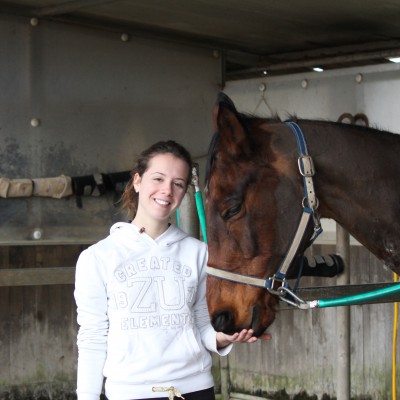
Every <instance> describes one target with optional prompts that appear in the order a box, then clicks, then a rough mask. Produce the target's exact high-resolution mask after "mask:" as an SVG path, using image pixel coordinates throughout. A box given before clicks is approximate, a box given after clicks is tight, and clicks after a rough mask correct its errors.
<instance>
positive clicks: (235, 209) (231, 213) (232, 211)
mask: <svg viewBox="0 0 400 400" xmlns="http://www.w3.org/2000/svg"><path fill="white" fill-rule="evenodd" d="M241 209H242V205H241V204H237V205H235V206H233V207H231V208H229V209H228V210H227V211H226V212H224V213H223V215H222V219H223V220H224V221H228V219H230V218H232V217H233V216H234V215H236V214H237V213H238V212H239V211H240V210H241Z"/></svg>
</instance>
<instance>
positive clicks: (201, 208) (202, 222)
mask: <svg viewBox="0 0 400 400" xmlns="http://www.w3.org/2000/svg"><path fill="white" fill-rule="evenodd" d="M195 198H196V207H197V214H198V215H199V220H200V227H201V232H202V233H203V240H204V243H207V231H206V214H205V212H204V205H203V197H202V195H201V192H200V190H199V191H196V193H195Z"/></svg>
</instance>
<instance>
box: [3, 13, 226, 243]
mask: <svg viewBox="0 0 400 400" xmlns="http://www.w3.org/2000/svg"><path fill="white" fill-rule="evenodd" d="M0 37H1V38H2V40H1V41H0V57H1V62H0V87H1V90H0V104H1V107H0V132H1V135H0V177H6V178H10V179H20V178H28V179H32V178H43V177H55V176H59V175H61V174H64V175H67V176H71V177H76V176H86V175H91V174H93V173H97V172H101V173H112V172H119V171H126V170H130V169H131V168H132V166H133V164H134V160H135V157H136V155H137V154H139V153H140V152H141V151H142V150H143V149H144V148H146V147H147V146H149V145H150V144H152V143H154V142H155V141H157V140H161V139H174V140H177V141H179V142H181V143H182V144H183V145H185V146H187V147H188V149H189V150H190V151H191V152H192V155H193V157H194V158H195V160H197V161H199V158H200V162H201V163H202V164H203V161H202V157H203V156H204V155H205V153H206V151H207V147H208V144H209V142H210V138H211V135H212V133H213V132H212V124H211V113H212V105H213V103H214V101H215V97H216V93H217V92H218V90H219V87H220V62H221V61H220V59H219V58H218V56H217V55H216V54H215V53H214V52H213V51H212V50H204V49H195V48H189V47H184V46H179V45H175V44H171V43H167V42H161V41H160V42H156V41H150V40H144V39H140V38H135V37H131V38H130V40H128V41H123V40H121V33H118V32H107V31H101V30H95V29H86V28H83V27H78V26H70V25H64V24H59V23H52V22H46V21H40V20H39V23H38V25H36V26H32V25H31V23H30V20H29V19H25V18H18V19H17V18H11V17H7V16H5V15H1V14H0ZM32 119H37V120H39V126H37V127H33V126H32V125H31V121H32ZM202 172H203V171H202V170H201V174H202ZM201 178H203V179H204V174H203V175H202V176H201ZM113 200H114V199H113V196H107V195H106V196H103V197H100V198H99V197H98V198H95V197H87V198H84V199H83V208H82V209H78V208H77V207H76V204H75V200H74V198H73V197H69V198H67V200H66V199H62V200H54V199H48V198H26V199H23V198H22V199H21V198H18V199H2V198H0V218H1V225H0V242H1V243H3V244H4V243H11V244H15V243H16V242H19V243H21V242H23V241H25V240H30V238H31V235H32V232H33V229H34V228H40V229H42V231H43V235H42V243H43V242H50V243H71V242H72V243H76V242H77V241H84V242H88V241H95V240H97V239H99V238H101V237H103V236H104V235H105V234H107V232H108V228H109V226H110V225H111V224H112V223H113V222H115V221H117V220H121V219H123V218H124V216H122V215H119V214H118V210H117V209H116V208H115V207H114V205H113Z"/></svg>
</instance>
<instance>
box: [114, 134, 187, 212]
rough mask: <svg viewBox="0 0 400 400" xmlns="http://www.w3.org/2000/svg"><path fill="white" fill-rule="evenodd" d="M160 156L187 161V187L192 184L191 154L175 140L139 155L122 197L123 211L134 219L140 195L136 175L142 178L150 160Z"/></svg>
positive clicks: (161, 143) (165, 142) (150, 148)
mask: <svg viewBox="0 0 400 400" xmlns="http://www.w3.org/2000/svg"><path fill="white" fill-rule="evenodd" d="M158 154H171V155H173V156H175V157H177V158H180V159H181V160H183V161H185V162H186V163H187V164H188V167H189V174H188V177H187V181H186V185H189V184H190V182H191V179H192V167H193V162H192V157H191V156H190V153H189V152H188V151H187V150H186V149H185V148H184V147H183V146H182V145H180V144H179V143H176V142H175V141H173V140H167V141H160V142H157V143H154V144H153V145H152V146H150V147H149V148H148V149H147V150H144V151H143V152H142V153H141V154H140V155H139V158H138V159H137V161H136V164H135V166H134V167H133V169H132V171H131V179H130V180H129V182H128V184H127V185H126V187H125V190H124V193H123V194H122V196H121V200H120V201H121V203H122V206H121V210H127V211H128V213H129V215H130V216H131V217H132V218H134V217H135V215H136V211H137V207H138V201H139V193H137V192H136V190H135V188H134V186H133V180H134V177H135V175H136V174H138V175H139V176H140V177H141V176H143V174H144V173H145V172H146V171H147V169H148V168H149V162H150V160H151V159H152V158H153V157H154V156H157V155H158Z"/></svg>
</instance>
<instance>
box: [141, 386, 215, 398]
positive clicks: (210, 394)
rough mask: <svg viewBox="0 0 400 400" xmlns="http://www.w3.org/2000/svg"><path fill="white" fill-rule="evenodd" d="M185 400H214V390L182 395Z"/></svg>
mask: <svg viewBox="0 0 400 400" xmlns="http://www.w3.org/2000/svg"><path fill="white" fill-rule="evenodd" d="M182 396H183V397H184V398H185V400H215V394H214V388H213V387H211V388H209V389H204V390H199V391H197V392H190V393H182ZM179 399H180V397H174V400H179ZM139 400H169V399H168V397H157V398H154V397H153V398H149V399H139Z"/></svg>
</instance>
